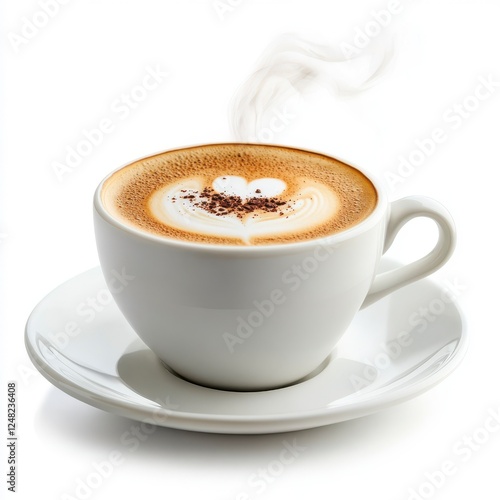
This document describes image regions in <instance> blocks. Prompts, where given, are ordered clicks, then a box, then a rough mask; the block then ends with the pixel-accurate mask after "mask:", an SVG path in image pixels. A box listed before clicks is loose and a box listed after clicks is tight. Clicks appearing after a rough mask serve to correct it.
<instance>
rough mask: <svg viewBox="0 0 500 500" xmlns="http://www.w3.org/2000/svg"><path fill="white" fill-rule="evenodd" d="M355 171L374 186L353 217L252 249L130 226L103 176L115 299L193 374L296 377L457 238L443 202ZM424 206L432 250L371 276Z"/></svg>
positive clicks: (103, 257) (254, 383) (103, 225)
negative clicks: (390, 188)
mask: <svg viewBox="0 0 500 500" xmlns="http://www.w3.org/2000/svg"><path fill="white" fill-rule="evenodd" d="M270 147H272V146H270ZM356 168H358V167H356ZM358 170H360V171H361V172H363V173H364V174H365V175H366V176H367V177H368V178H369V179H370V180H371V181H372V183H373V185H374V186H375V188H376V190H377V194H378V201H377V205H376V207H375V210H374V211H373V212H372V213H371V214H370V215H369V216H368V217H367V218H366V219H364V220H363V221H362V222H360V223H359V224H357V225H356V226H354V227H353V228H350V229H348V230H345V231H343V232H340V233H337V234H334V235H331V236H329V237H327V238H321V239H311V240H305V241H302V242H299V243H288V244H276V245H269V246H254V247H242V246H222V245H210V244H201V243H190V242H187V241H180V240H175V239H169V238H165V237H160V236H155V235H154V234H149V233H146V232H143V231H140V230H137V229H135V228H133V227H132V226H129V225H126V224H124V223H123V222H120V221H119V220H117V219H115V218H114V217H112V216H111V215H110V214H109V213H108V212H107V211H106V209H105V207H104V205H103V202H102V199H101V189H102V186H103V183H104V182H105V181H106V179H107V178H106V179H104V180H103V181H102V182H101V184H100V185H99V186H98V188H97V190H96V193H95V196H94V224H95V233H96V240H97V248H98V253H99V259H100V262H101V267H102V271H103V274H104V277H105V279H106V282H107V284H108V286H109V289H110V291H111V293H112V294H113V296H114V299H115V301H116V303H117V304H118V307H119V308H120V310H121V311H122V313H123V315H124V316H125V318H126V319H127V320H128V322H129V323H130V324H131V326H132V327H133V328H134V330H135V331H136V333H137V334H138V335H139V337H140V338H141V339H142V340H143V341H144V342H145V343H146V344H147V345H148V346H149V347H150V348H151V349H152V350H153V351H154V352H155V353H156V355H157V356H158V357H159V358H160V359H161V360H162V361H163V362H164V363H165V364H166V365H167V366H168V367H169V368H170V369H172V370H173V371H175V372H176V373H177V374H179V375H180V376H182V377H184V378H186V379H188V380H190V381H192V382H194V383H198V384H201V385H205V386H209V387H215V388H219V389H226V390H242V391H249V390H265V389H271V388H277V387H281V386H285V385H288V384H292V383H294V382H296V381H298V380H300V379H301V378H303V377H305V376H307V375H308V374H309V373H311V372H313V371H314V370H315V369H316V368H317V367H318V366H319V365H321V363H322V361H324V360H325V359H326V358H327V357H328V355H329V354H330V353H331V352H332V351H333V349H334V348H335V345H336V344H337V342H338V341H339V339H340V338H341V336H342V334H343V333H344V332H345V330H346V329H347V327H348V326H349V324H350V322H351V321H352V319H353V318H354V315H355V314H356V313H357V312H358V311H359V309H360V308H362V307H365V306H367V305H369V304H371V303H373V302H374V301H376V300H378V299H380V298H382V297H384V296H385V295H387V294H389V293H391V292H393V291H394V290H396V289H398V288H400V287H402V286H405V285H407V284H409V283H412V282H414V281H416V280H418V279H421V278H423V277H425V276H427V275H429V274H430V273H432V272H434V271H435V270H436V269H438V268H439V267H440V266H441V265H443V264H444V263H445V262H446V261H447V260H448V258H449V257H450V255H451V254H452V252H453V249H454V246H455V228H454V223H453V220H452V218H451V216H450V215H449V213H448V211H447V210H446V209H445V208H444V207H443V206H442V205H441V204H439V203H438V202H436V201H434V200H432V199H430V198H426V197H423V196H411V197H408V198H402V199H399V200H397V201H394V202H391V203H389V202H388V200H387V196H386V194H385V192H384V190H383V189H382V188H381V186H380V185H379V184H378V182H377V181H376V180H375V179H373V178H372V177H371V176H370V175H368V174H367V173H366V172H364V171H363V170H361V169H359V168H358ZM111 175H112V174H110V176H111ZM108 177H109V176H108ZM421 216H423V217H429V218H430V219H433V220H434V221H435V222H436V223H437V226H438V228H439V237H438V241H437V243H436V245H435V247H434V249H433V250H432V251H431V252H430V253H429V254H427V255H426V256H424V257H422V258H421V259H419V260H417V261H415V262H413V263H411V264H407V265H403V266H402V267H400V268H398V269H395V270H392V271H389V272H385V273H382V274H376V270H377V265H378V263H379V261H380V258H381V256H382V254H383V253H384V252H385V251H386V250H387V249H388V248H389V247H390V246H391V244H392V242H393V240H394V238H395V236H396V234H397V233H398V231H399V230H400V228H401V227H402V226H403V225H404V224H405V223H406V222H407V221H409V220H410V219H413V218H414V217H421Z"/></svg>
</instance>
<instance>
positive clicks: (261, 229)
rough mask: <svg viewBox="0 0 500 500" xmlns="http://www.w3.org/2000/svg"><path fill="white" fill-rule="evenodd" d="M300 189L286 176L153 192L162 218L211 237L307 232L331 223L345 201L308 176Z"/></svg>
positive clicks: (154, 210)
mask: <svg viewBox="0 0 500 500" xmlns="http://www.w3.org/2000/svg"><path fill="white" fill-rule="evenodd" d="M301 184H303V185H304V187H303V188H301V189H300V190H299V191H298V192H297V193H293V194H291V195H288V196H285V197H283V196H282V195H283V194H284V193H286V192H288V189H287V184H286V183H285V182H284V181H282V180H281V179H275V178H262V179H256V180H252V181H251V182H248V181H247V179H245V178H244V177H240V176H234V175H228V176H220V177H217V178H216V179H215V180H214V181H213V182H212V184H211V186H210V187H207V183H206V181H205V179H204V178H202V177H200V178H191V179H189V178H188V179H183V180H181V181H179V182H175V183H173V184H171V185H167V186H165V187H164V188H163V189H160V190H158V191H157V192H155V193H154V194H153V196H152V197H151V199H150V205H149V206H150V210H151V214H152V216H154V217H155V218H156V219H157V220H158V221H159V222H161V223H163V224H165V225H168V226H172V227H176V228H177V229H179V230H183V231H189V232H192V233H196V234H205V235H207V236H222V237H228V238H235V239H241V241H242V242H244V243H246V244H251V242H252V240H253V239H254V238H257V237H267V238H269V237H276V236H278V235H281V234H289V233H293V232H303V231H307V230H310V228H311V227H316V226H319V225H321V224H324V223H325V222H327V221H328V219H330V218H331V217H333V215H334V214H335V212H336V211H337V209H338V205H339V200H338V197H337V196H336V194H335V193H334V192H333V191H332V190H330V189H329V188H328V187H327V186H325V185H323V184H320V183H316V182H310V181H308V180H305V179H304V180H302V182H300V180H299V185H301Z"/></svg>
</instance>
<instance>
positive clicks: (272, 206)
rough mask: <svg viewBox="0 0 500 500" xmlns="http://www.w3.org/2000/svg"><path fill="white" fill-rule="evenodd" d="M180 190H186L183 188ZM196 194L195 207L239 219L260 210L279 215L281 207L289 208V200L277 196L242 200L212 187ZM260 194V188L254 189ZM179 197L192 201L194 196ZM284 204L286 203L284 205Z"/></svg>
mask: <svg viewBox="0 0 500 500" xmlns="http://www.w3.org/2000/svg"><path fill="white" fill-rule="evenodd" d="M181 192H186V191H185V190H183V191H181ZM195 192H196V194H197V195H198V200H199V201H196V202H195V203H193V204H194V206H195V207H198V208H201V209H203V210H205V211H206V212H208V213H211V214H214V215H219V216H220V215H229V214H234V215H236V216H237V217H239V218H240V219H241V218H243V216H244V215H247V214H250V213H253V212H256V211H262V212H278V211H279V214H280V215H284V212H283V209H284V208H285V209H286V208H291V205H290V204H288V205H287V203H290V202H289V201H288V202H287V201H283V200H281V199H279V198H277V197H270V198H266V197H262V196H259V197H255V198H248V199H247V200H244V199H243V198H241V197H240V196H234V195H225V194H221V193H217V192H216V191H215V190H214V189H212V188H209V187H206V188H204V189H203V191H201V192H197V191H195ZM255 192H256V193H258V194H260V192H261V191H260V189H257V190H256V191H255ZM179 198H181V199H185V200H189V201H193V200H194V199H195V198H196V196H195V194H193V192H191V193H190V194H184V195H181V196H179ZM285 205H287V206H286V207H285Z"/></svg>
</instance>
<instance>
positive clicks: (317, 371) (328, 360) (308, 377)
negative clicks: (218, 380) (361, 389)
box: [158, 350, 335, 392]
mask: <svg viewBox="0 0 500 500" xmlns="http://www.w3.org/2000/svg"><path fill="white" fill-rule="evenodd" d="M333 358H335V350H333V351H332V352H331V353H330V354H329V355H328V356H327V357H326V358H325V359H324V360H323V361H322V362H321V363H320V364H319V366H318V367H316V368H315V369H314V370H313V371H312V372H310V373H308V374H307V375H306V376H305V377H301V378H299V379H298V380H294V381H293V382H290V383H288V384H282V385H278V386H273V387H265V388H258V387H255V388H249V389H247V388H237V387H223V386H219V385H210V384H205V383H202V382H198V381H195V380H192V379H190V378H188V377H184V376H183V375H181V374H180V373H179V372H177V371H175V370H174V369H173V368H172V367H170V366H169V365H167V363H165V361H163V360H162V359H160V358H158V359H160V362H161V364H162V365H163V367H164V368H165V369H166V370H167V371H169V372H170V373H171V374H172V375H174V376H175V377H177V378H179V379H181V380H184V381H185V382H189V383H190V384H194V385H198V386H200V387H205V388H207V389H213V390H216V391H225V392H266V391H275V390H279V389H284V388H286V387H292V386H294V385H298V384H302V383H304V382H307V381H308V380H311V379H312V378H314V377H316V376H317V375H318V374H320V373H321V372H322V371H323V370H324V369H325V368H326V367H327V366H328V365H329V364H330V363H331V360H332V359H333Z"/></svg>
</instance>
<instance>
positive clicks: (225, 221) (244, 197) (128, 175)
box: [101, 144, 377, 245]
mask: <svg viewBox="0 0 500 500" xmlns="http://www.w3.org/2000/svg"><path fill="white" fill-rule="evenodd" d="M101 199H102V201H103V204H104V206H105V208H106V210H107V211H108V212H109V213H110V214H111V215H112V216H113V217H115V218H116V219H118V220H119V221H121V222H122V223H124V224H127V225H130V226H132V227H134V228H137V229H140V230H142V231H145V232H147V233H150V234H154V235H156V236H163V237H166V238H174V239H177V240H182V241H189V242H199V243H211V244H219V245H269V244H280V243H295V242H299V241H304V240H309V239H314V238H321V237H326V236H329V235H332V234H335V233H338V232H340V231H343V230H345V229H348V228H350V227H353V226H354V225H356V224H358V223H359V222H361V221H362V220H364V219H365V218H366V217H368V215H370V213H371V212H372V211H373V210H374V208H375V206H376V203H377V193H376V190H375V187H374V186H373V184H372V183H371V182H370V180H369V179H368V178H367V177H366V176H365V175H363V174H362V173H361V172H360V171H359V170H357V169H355V168H354V167H351V166H349V165H347V164H345V163H342V162H340V161H339V160H336V159H334V158H331V157H328V156H324V155H321V154H318V153H312V152H308V151H302V150H298V149H293V148H287V147H282V146H269V145H259V144H213V145H205V146H196V147H191V148H185V149H179V150H173V151H167V152H165V153H160V154H158V155H155V156H151V157H148V158H144V159H141V160H138V161H136V162H134V163H131V164H130V165H127V166H126V167H124V168H122V169H120V170H118V171H117V172H115V173H114V174H112V175H111V176H110V177H109V178H108V179H107V180H106V181H105V183H104V185H103V189H102V192H101Z"/></svg>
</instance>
